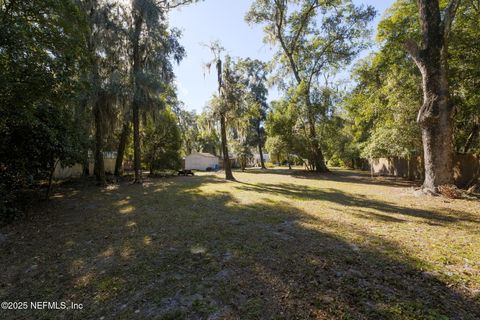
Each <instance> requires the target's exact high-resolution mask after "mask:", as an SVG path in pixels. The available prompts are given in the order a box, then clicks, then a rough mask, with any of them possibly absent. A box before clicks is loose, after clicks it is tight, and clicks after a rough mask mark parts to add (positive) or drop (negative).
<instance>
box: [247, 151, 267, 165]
mask: <svg viewBox="0 0 480 320" xmlns="http://www.w3.org/2000/svg"><path fill="white" fill-rule="evenodd" d="M263 162H270V155H269V154H268V153H264V154H263ZM261 163H262V162H261V160H260V154H259V153H254V154H253V157H252V158H250V161H249V163H248V165H249V166H252V167H259V166H260V165H261Z"/></svg>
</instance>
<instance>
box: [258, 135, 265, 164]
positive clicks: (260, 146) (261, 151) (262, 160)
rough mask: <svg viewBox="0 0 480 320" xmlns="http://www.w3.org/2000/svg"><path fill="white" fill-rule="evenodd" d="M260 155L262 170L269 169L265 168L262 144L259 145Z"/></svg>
mask: <svg viewBox="0 0 480 320" xmlns="http://www.w3.org/2000/svg"><path fill="white" fill-rule="evenodd" d="M258 154H259V155H260V166H261V168H262V169H267V167H265V160H264V159H263V150H262V143H261V142H260V143H259V144H258Z"/></svg>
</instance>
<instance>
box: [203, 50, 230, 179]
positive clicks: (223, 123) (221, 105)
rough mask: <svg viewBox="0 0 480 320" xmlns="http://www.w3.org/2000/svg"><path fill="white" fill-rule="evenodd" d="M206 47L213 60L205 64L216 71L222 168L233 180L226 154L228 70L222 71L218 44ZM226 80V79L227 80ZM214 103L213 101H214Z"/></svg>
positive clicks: (228, 156) (228, 177)
mask: <svg viewBox="0 0 480 320" xmlns="http://www.w3.org/2000/svg"><path fill="white" fill-rule="evenodd" d="M207 47H208V48H209V49H210V51H211V52H212V54H213V60H212V61H211V62H210V63H209V64H207V67H208V68H210V66H211V65H212V64H214V65H215V70H216V71H217V83H218V99H217V100H216V107H215V110H216V111H217V112H216V113H217V114H218V118H219V120H220V137H221V141H222V154H223V168H224V170H225V179H227V180H232V181H233V180H235V178H234V176H233V174H232V167H231V164H230V155H229V153H228V141H227V120H226V117H227V110H228V102H227V99H228V96H227V95H228V93H227V91H226V88H227V87H226V83H225V82H224V80H225V79H224V78H225V76H227V77H228V76H229V70H228V68H225V70H224V69H223V61H222V52H223V51H224V50H225V49H224V48H223V47H222V46H221V45H220V43H219V42H212V43H210V44H209V45H207ZM227 80H228V79H227ZM214 101H215V100H214Z"/></svg>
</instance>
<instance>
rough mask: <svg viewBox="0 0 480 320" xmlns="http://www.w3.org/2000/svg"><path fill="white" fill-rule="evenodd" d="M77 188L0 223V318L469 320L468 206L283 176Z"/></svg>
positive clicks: (392, 186) (479, 211) (471, 226)
mask: <svg viewBox="0 0 480 320" xmlns="http://www.w3.org/2000/svg"><path fill="white" fill-rule="evenodd" d="M235 176H236V178H237V180H238V181H237V182H225V181H224V180H223V179H221V175H220V174H198V175H197V176H195V177H173V178H158V179H147V180H146V181H145V182H144V184H143V185H131V184H129V183H128V182H122V183H119V184H117V185H112V186H109V187H107V188H105V189H103V190H102V189H98V188H97V187H95V186H93V183H92V182H91V181H76V182H70V183H68V184H64V185H62V186H60V187H57V188H56V189H55V193H54V196H53V199H52V200H51V201H50V202H49V203H42V204H40V205H38V206H37V207H36V208H35V209H34V210H33V211H32V212H31V213H30V215H29V217H27V218H26V219H25V220H23V221H20V222H16V223H14V224H12V225H9V226H7V227H4V228H2V229H0V235H1V238H0V247H1V251H0V259H1V260H0V262H1V263H0V266H1V267H2V271H1V274H0V298H1V299H0V300H1V301H28V302H30V301H72V302H75V303H81V304H83V309H82V310H75V311H72V310H36V311H35V310H22V311H12V310H0V319H57V318H59V319H212V320H213V319H309V318H314V319H480V229H479V226H480V201H478V200H449V199H445V198H439V197H428V196H422V197H416V196H414V195H413V192H412V185H410V184H409V183H407V182H405V181H403V180H394V179H387V178H374V179H371V178H370V177H369V176H368V175H365V174H363V173H359V172H354V171H340V170H337V171H334V172H333V173H332V174H329V175H324V176H316V175H310V174H307V173H305V172H300V171H297V172H289V171H286V170H278V169H277V170H268V171H266V172H262V171H260V170H258V171H255V170H251V171H248V172H246V173H241V172H236V173H235Z"/></svg>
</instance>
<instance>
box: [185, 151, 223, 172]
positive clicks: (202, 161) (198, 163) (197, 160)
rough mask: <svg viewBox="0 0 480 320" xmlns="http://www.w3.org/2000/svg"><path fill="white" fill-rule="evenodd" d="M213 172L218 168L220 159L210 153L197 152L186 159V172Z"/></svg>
mask: <svg viewBox="0 0 480 320" xmlns="http://www.w3.org/2000/svg"><path fill="white" fill-rule="evenodd" d="M207 168H211V169H212V170H213V169H215V168H218V157H216V156H214V155H213V154H210V153H202V152H196V153H192V154H190V155H188V156H186V157H185V170H202V171H205V170H207Z"/></svg>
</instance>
